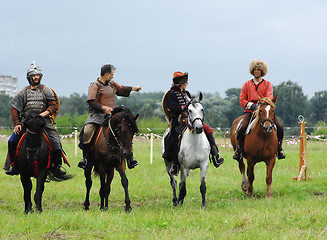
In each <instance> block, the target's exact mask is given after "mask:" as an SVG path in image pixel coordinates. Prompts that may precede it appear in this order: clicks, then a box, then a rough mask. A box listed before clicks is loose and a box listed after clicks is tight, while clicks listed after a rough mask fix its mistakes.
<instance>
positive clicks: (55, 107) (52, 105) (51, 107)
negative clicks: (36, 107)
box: [46, 100, 58, 115]
mask: <svg viewBox="0 0 327 240" xmlns="http://www.w3.org/2000/svg"><path fill="white" fill-rule="evenodd" d="M47 105H48V108H47V109H46V111H49V112H50V115H53V114H54V113H55V112H57V110H58V103H57V102H56V101H53V100H49V101H47Z"/></svg>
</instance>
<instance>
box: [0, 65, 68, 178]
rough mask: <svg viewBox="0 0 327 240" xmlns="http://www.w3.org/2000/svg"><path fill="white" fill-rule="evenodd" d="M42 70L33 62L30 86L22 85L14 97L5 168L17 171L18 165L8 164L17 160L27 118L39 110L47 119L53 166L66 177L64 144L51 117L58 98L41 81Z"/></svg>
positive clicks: (28, 77) (11, 102) (56, 175)
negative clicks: (11, 126) (63, 153)
mask: <svg viewBox="0 0 327 240" xmlns="http://www.w3.org/2000/svg"><path fill="white" fill-rule="evenodd" d="M42 76H43V74H42V70H41V69H40V67H39V66H37V65H36V64H35V62H34V61H33V63H32V64H31V65H30V67H29V68H28V70H27V75H26V78H27V80H28V82H29V84H30V85H29V86H27V87H25V88H23V89H22V90H21V91H20V92H19V93H18V94H17V95H16V96H15V97H14V98H13V99H12V100H11V101H10V104H11V105H12V107H11V116H12V120H13V125H14V132H13V134H12V136H11V137H10V139H9V141H8V155H7V161H6V164H5V167H4V169H5V170H7V171H6V174H8V175H15V174H18V173H17V171H16V169H15V166H12V167H11V168H10V169H9V166H10V165H9V164H11V163H12V162H13V160H14V156H15V150H16V147H17V144H18V142H19V140H20V138H21V136H22V135H23V133H24V131H23V130H24V124H23V122H24V119H25V117H26V116H27V115H28V114H29V113H30V112H36V113H38V114H39V115H41V116H42V117H43V118H44V120H45V123H46V125H45V131H46V132H47V134H48V136H49V140H50V142H51V147H52V156H51V160H52V163H53V166H52V167H51V168H50V170H51V172H52V173H53V175H54V176H55V177H57V178H61V177H63V176H64V175H65V174H66V172H64V171H62V170H61V169H60V168H61V164H62V146H61V142H60V136H59V133H58V131H57V129H56V128H55V126H54V125H53V124H52V122H51V121H50V116H51V115H53V114H55V113H56V112H57V111H58V107H59V106H58V103H57V101H56V97H55V94H54V92H53V90H52V89H51V88H49V87H47V86H45V85H42V84H41V79H42Z"/></svg>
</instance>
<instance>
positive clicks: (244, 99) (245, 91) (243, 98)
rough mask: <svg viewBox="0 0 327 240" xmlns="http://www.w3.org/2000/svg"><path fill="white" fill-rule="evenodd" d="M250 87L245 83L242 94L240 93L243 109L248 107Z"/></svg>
mask: <svg viewBox="0 0 327 240" xmlns="http://www.w3.org/2000/svg"><path fill="white" fill-rule="evenodd" d="M248 102H249V101H248V86H247V83H244V85H243V87H242V89H241V93H240V105H241V107H242V108H244V109H245V108H246V105H247V104H248Z"/></svg>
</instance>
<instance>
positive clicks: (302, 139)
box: [295, 115, 308, 181]
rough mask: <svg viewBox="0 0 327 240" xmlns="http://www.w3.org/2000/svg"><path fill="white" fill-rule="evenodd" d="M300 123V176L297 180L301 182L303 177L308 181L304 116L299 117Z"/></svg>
mask: <svg viewBox="0 0 327 240" xmlns="http://www.w3.org/2000/svg"><path fill="white" fill-rule="evenodd" d="M299 123H300V148H299V150H300V151H299V175H298V177H296V178H295V179H297V181H301V180H302V178H303V176H304V180H307V179H308V171H307V170H308V169H307V167H308V146H307V133H306V132H305V122H304V117H303V116H302V115H300V116H299Z"/></svg>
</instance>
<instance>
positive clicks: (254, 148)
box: [230, 95, 278, 198]
mask: <svg viewBox="0 0 327 240" xmlns="http://www.w3.org/2000/svg"><path fill="white" fill-rule="evenodd" d="M276 101H277V95H276V96H275V97H274V98H273V99H272V100H270V99H269V98H266V97H264V98H262V99H261V98H259V100H258V103H259V106H258V108H257V109H256V110H255V111H254V113H253V116H252V119H253V121H250V123H249V127H248V129H249V128H251V130H250V132H249V133H248V134H246V135H245V140H244V153H242V159H241V160H240V161H239V169H240V172H241V174H242V190H243V191H244V192H246V194H248V195H251V194H252V193H253V181H254V166H255V164H256V163H258V162H262V161H263V162H265V163H266V169H267V173H266V183H267V191H266V197H269V198H270V197H271V183H272V171H273V168H274V166H275V160H276V153H277V147H278V140H277V133H276V129H275V123H274V121H275V103H276ZM243 117H244V116H240V117H238V118H237V119H235V120H234V122H233V123H232V127H231V130H230V138H231V143H232V145H233V148H234V150H235V149H236V147H237V139H236V137H237V134H236V131H237V128H238V126H239V123H240V121H241V119H242V118H243ZM247 132H248V130H247ZM243 157H244V158H246V159H247V179H246V177H245V165H244V162H243Z"/></svg>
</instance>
